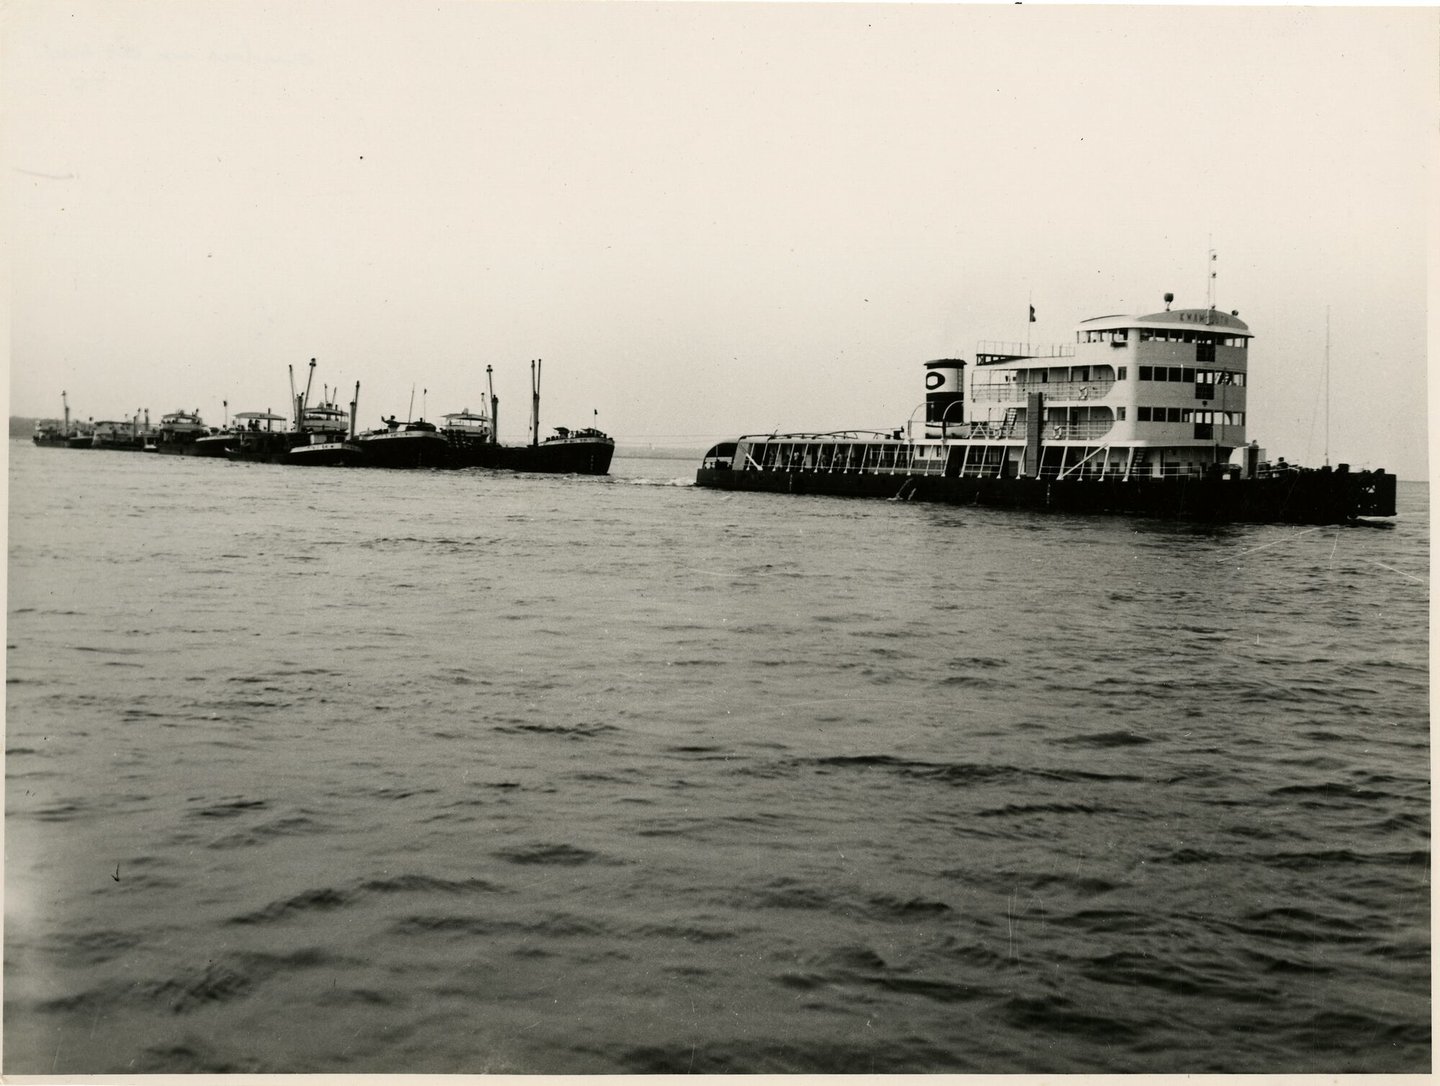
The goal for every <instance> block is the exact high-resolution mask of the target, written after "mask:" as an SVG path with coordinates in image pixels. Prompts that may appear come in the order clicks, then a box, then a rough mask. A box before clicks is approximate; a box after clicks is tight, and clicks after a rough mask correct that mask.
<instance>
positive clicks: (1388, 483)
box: [695, 468, 1395, 524]
mask: <svg viewBox="0 0 1440 1086" xmlns="http://www.w3.org/2000/svg"><path fill="white" fill-rule="evenodd" d="M695 485H696V486H702V487H713V488H716V489H719V490H751V491H766V492H771V493H784V494H826V495H834V496H838V497H857V498H858V497H863V498H896V499H903V500H906V501H930V502H943V503H947V504H951V505H986V506H994V507H997V508H1008V509H1041V510H1053V511H1058V512H1066V513H1125V514H1132V515H1138V516H1150V517H1165V518H1174V519H1182V520H1203V521H1227V522H1228V521H1235V522H1253V523H1267V522H1284V523H1289V524H1342V523H1345V522H1346V521H1351V520H1354V519H1356V518H1357V517H1388V516H1394V515H1395V476H1394V475H1390V474H1387V473H1385V472H1380V471H1368V472H1341V471H1329V470H1326V469H1322V470H1319V471H1304V472H1294V473H1289V474H1284V475H1275V476H1270V477H1266V478H1255V479H1225V478H1202V477H1187V478H1171V479H1130V480H1124V479H1063V480H1061V479H1025V478H1014V479H997V478H965V479H957V478H945V477H942V476H938V475H904V474H895V475H888V474H887V475H879V474H870V475H860V474H835V473H827V472H769V471H766V472H760V471H735V470H732V469H728V468H701V469H700V470H699V471H698V472H697V473H696V476H695Z"/></svg>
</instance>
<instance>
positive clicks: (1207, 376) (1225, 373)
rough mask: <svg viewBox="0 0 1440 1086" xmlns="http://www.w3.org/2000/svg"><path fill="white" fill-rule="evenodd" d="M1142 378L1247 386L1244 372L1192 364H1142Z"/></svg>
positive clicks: (1121, 371)
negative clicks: (1208, 368) (1199, 368)
mask: <svg viewBox="0 0 1440 1086" xmlns="http://www.w3.org/2000/svg"><path fill="white" fill-rule="evenodd" d="M1120 377H1121V379H1122V380H1123V379H1124V377H1125V367H1124V366H1121V367H1120ZM1140 380H1142V381H1179V382H1182V383H1183V384H1196V385H1234V386H1235V387H1237V388H1244V387H1245V375H1244V374H1243V373H1231V372H1230V371H1229V370H1197V369H1194V368H1192V367H1190V366H1141V367H1140Z"/></svg>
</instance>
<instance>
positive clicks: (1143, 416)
mask: <svg viewBox="0 0 1440 1086" xmlns="http://www.w3.org/2000/svg"><path fill="white" fill-rule="evenodd" d="M1120 410H1121V411H1124V410H1125V409H1124V408H1123V407H1122V408H1121V409H1120ZM1135 421H1136V422H1149V421H1150V409H1149V408H1148V407H1137V408H1136V409H1135Z"/></svg>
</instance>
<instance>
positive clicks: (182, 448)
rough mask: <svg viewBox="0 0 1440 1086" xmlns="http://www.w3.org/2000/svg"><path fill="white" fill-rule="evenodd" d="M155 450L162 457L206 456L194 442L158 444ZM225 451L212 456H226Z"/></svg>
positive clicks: (222, 450)
mask: <svg viewBox="0 0 1440 1086" xmlns="http://www.w3.org/2000/svg"><path fill="white" fill-rule="evenodd" d="M153 448H154V450H155V451H156V452H157V453H159V454H160V455H161V456H204V455H205V453H204V451H203V450H201V449H200V447H199V446H198V445H196V444H194V443H193V442H187V443H185V444H179V443H177V442H165V443H164V444H157V445H155V446H153ZM224 451H225V450H224V449H221V450H220V452H219V453H212V454H211V455H223V454H224Z"/></svg>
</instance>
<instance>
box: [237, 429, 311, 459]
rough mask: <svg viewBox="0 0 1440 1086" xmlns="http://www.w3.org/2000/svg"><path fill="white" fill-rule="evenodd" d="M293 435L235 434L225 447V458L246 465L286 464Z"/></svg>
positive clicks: (267, 433)
mask: <svg viewBox="0 0 1440 1086" xmlns="http://www.w3.org/2000/svg"><path fill="white" fill-rule="evenodd" d="M294 444H295V435H294V434H293V433H291V432H290V431H288V430H287V431H280V432H278V433H277V432H271V431H266V432H263V433H254V432H247V433H242V434H237V435H236V437H235V440H234V441H232V442H231V443H230V444H229V445H227V446H226V447H225V456H226V458H227V459H229V460H235V461H238V462H241V463H247V464H288V463H290V449H291V448H292V447H293V446H294Z"/></svg>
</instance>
